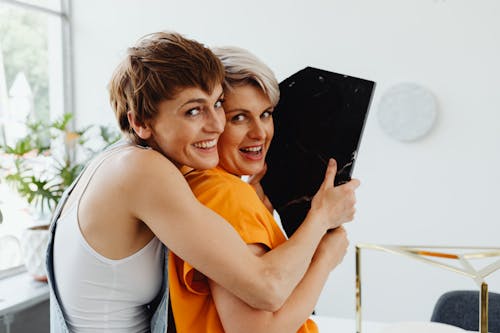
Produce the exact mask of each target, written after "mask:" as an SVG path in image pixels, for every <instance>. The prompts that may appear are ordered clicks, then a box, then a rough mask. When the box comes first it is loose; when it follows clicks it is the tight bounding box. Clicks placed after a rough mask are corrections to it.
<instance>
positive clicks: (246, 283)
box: [123, 151, 351, 311]
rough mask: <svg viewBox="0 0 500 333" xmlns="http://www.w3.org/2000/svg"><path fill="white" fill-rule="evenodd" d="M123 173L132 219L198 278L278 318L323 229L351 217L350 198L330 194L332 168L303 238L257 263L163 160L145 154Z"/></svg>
mask: <svg viewBox="0 0 500 333" xmlns="http://www.w3.org/2000/svg"><path fill="white" fill-rule="evenodd" d="M143 155H145V156H143ZM126 168H130V170H129V177H128V179H129V181H127V182H126V183H125V184H123V186H124V187H125V188H124V190H127V187H130V188H128V192H127V193H131V195H130V196H129V197H128V202H127V204H128V206H129V207H130V210H131V212H132V214H133V217H135V218H137V219H138V220H140V221H143V222H144V223H145V224H146V225H147V226H148V227H149V228H150V229H151V230H152V231H153V233H154V234H155V235H156V236H157V237H158V238H159V239H160V240H161V241H162V242H163V243H164V244H166V245H167V246H168V248H169V249H171V250H172V251H174V252H175V253H176V254H177V255H178V256H179V257H181V258H182V259H184V260H185V261H187V262H189V263H191V264H192V265H193V267H195V268H196V269H197V270H198V271H200V272H202V273H203V274H204V275H206V276H207V277H208V278H210V279H211V280H213V281H215V282H217V283H218V284H219V285H221V286H224V288H225V289H227V290H228V291H229V292H231V293H232V294H233V295H236V296H237V297H239V298H241V299H242V300H243V301H244V302H245V303H247V304H249V305H250V306H252V307H254V308H258V309H264V310H271V311H274V310H277V309H278V308H280V307H281V306H282V305H283V303H284V302H285V300H286V299H287V297H288V296H289V295H290V293H291V292H292V290H293V289H294V288H295V287H296V285H297V284H298V283H299V281H300V280H301V278H302V277H303V275H304V273H305V272H306V269H307V267H308V266H309V263H310V262H311V259H312V257H313V255H314V252H315V249H316V247H317V245H318V243H319V242H320V240H321V238H322V237H323V235H324V234H325V232H326V230H327V229H330V228H332V227H335V226H337V225H339V224H340V223H342V222H345V220H346V216H348V215H349V214H351V212H350V211H349V209H347V210H346V209H345V208H344V206H345V205H346V202H350V200H351V199H350V195H346V193H344V192H342V191H337V190H336V188H335V189H334V188H333V178H334V176H335V166H334V165H331V166H330V167H329V169H328V171H327V173H326V177H325V183H324V185H322V188H321V189H320V190H319V191H318V193H319V194H317V195H316V196H315V200H316V204H314V200H313V207H314V209H311V212H310V213H309V215H308V216H307V218H306V221H304V223H303V224H302V226H301V227H300V228H299V232H296V233H295V234H294V236H293V237H292V238H291V239H290V240H289V241H287V242H286V243H285V244H283V245H281V246H279V247H277V248H276V249H274V250H273V251H269V252H267V253H266V254H264V255H262V256H260V257H259V256H255V255H254V254H253V253H252V252H251V251H250V250H249V249H248V247H247V245H246V244H245V243H244V242H243V241H242V240H241V238H240V237H239V235H238V234H237V232H236V231H235V230H234V229H233V228H232V227H231V226H230V225H229V224H228V223H227V222H226V221H225V220H223V219H222V218H221V217H220V216H219V215H217V214H216V213H214V212H213V211H211V210H210V209H208V208H206V207H205V206H203V205H202V204H201V203H200V202H199V201H198V200H197V199H196V198H195V197H194V195H193V193H192V192H191V190H190V188H189V186H188V185H187V183H186V181H185V179H184V178H183V177H182V175H181V173H180V172H179V170H178V169H177V168H176V167H175V166H174V165H173V164H172V163H170V162H169V161H168V160H167V159H165V158H164V157H163V156H161V155H160V154H158V153H156V152H154V151H144V152H141V153H140V154H138V156H137V158H136V159H135V160H134V159H129V161H128V162H127V166H126ZM330 184H331V185H330ZM346 185H347V184H346ZM344 186H345V185H344ZM339 199H341V200H340V202H339V201H338V200H339ZM335 200H337V201H335ZM335 205H336V206H335ZM220 267H224V269H223V270H221V269H220Z"/></svg>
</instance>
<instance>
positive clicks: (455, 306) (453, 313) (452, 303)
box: [431, 290, 500, 333]
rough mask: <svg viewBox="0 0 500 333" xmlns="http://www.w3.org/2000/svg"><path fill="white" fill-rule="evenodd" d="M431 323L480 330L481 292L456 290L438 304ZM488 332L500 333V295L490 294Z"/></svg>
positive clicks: (445, 294)
mask: <svg viewBox="0 0 500 333" xmlns="http://www.w3.org/2000/svg"><path fill="white" fill-rule="evenodd" d="M431 321H433V322H438V323H444V324H449V325H454V326H458V327H460V328H463V329H465V330H468V331H478V330H479V291H473V290H454V291H449V292H446V293H444V294H443V295H442V296H441V297H440V298H439V299H438V301H437V302H436V305H435V307H434V311H433V313H432V317H431ZM488 331H489V332H491V333H500V294H496V293H492V292H490V293H488Z"/></svg>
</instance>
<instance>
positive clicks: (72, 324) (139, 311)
mask: <svg viewBox="0 0 500 333" xmlns="http://www.w3.org/2000/svg"><path fill="white" fill-rule="evenodd" d="M118 149H120V148H118ZM109 155H112V154H109ZM109 155H108V156H109ZM105 159H106V157H104V158H103V159H102V160H101V161H100V162H99V163H98V165H97V166H96V167H95V169H94V170H92V171H91V170H88V171H89V172H91V175H90V177H89V179H88V180H87V183H86V184H84V190H83V191H82V194H83V193H85V190H86V187H87V185H88V183H89V182H90V180H91V179H92V176H93V174H94V172H95V170H97V169H98V168H99V166H100V165H101V163H102V162H103V161H104V160H105ZM80 181H83V179H81V180H80ZM82 194H80V197H79V198H77V199H76V200H75V201H73V203H72V204H71V206H70V207H67V209H66V210H65V212H64V214H63V215H62V216H61V217H60V218H59V221H58V224H57V229H56V234H55V237H54V274H55V281H56V285H57V291H58V294H59V297H60V300H61V305H62V309H63V312H64V315H65V318H66V321H67V323H68V327H69V329H70V331H71V332H75V333H80V332H124V333H125V332H134V333H135V332H149V331H150V327H149V325H150V324H149V323H150V318H149V314H148V312H147V310H146V305H147V304H148V303H150V302H151V301H152V300H153V299H154V298H155V296H156V295H157V294H158V292H159V291H160V288H161V283H162V277H163V275H162V274H163V272H162V267H163V262H162V244H161V242H160V241H159V239H158V238H156V237H154V238H153V239H152V240H151V241H150V242H149V243H148V244H147V245H146V246H144V247H143V248H142V249H140V250H139V251H137V252H136V253H134V254H132V255H131V256H129V257H127V258H123V259H119V260H113V259H109V258H106V257H104V256H102V255H101V254H99V253H97V252H96V251H95V250H94V249H93V248H92V247H91V246H90V245H89V244H88V243H87V241H86V240H85V238H84V237H83V235H82V233H81V230H80V227H79V223H78V214H77V213H78V206H79V203H80V198H81V195H82Z"/></svg>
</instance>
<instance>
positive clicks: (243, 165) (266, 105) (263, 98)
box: [218, 84, 274, 176]
mask: <svg viewBox="0 0 500 333" xmlns="http://www.w3.org/2000/svg"><path fill="white" fill-rule="evenodd" d="M224 95H225V98H224V103H223V105H224V112H225V114H226V126H225V128H224V132H223V133H222V135H221V136H220V138H219V143H218V150H219V159H220V162H219V165H220V166H221V167H222V168H223V169H224V170H226V171H227V172H229V173H232V174H234V175H237V176H243V175H253V174H256V173H258V172H259V171H260V170H262V168H263V167H264V163H265V157H266V154H267V151H268V149H269V145H270V144H271V139H272V138H273V134H274V125H273V117H272V113H273V105H272V103H271V101H270V100H269V97H267V95H266V94H265V93H264V92H263V91H262V89H260V88H259V87H257V86H255V85H252V84H246V85H242V86H236V87H233V88H232V89H230V90H228V91H226V92H225V94H224Z"/></svg>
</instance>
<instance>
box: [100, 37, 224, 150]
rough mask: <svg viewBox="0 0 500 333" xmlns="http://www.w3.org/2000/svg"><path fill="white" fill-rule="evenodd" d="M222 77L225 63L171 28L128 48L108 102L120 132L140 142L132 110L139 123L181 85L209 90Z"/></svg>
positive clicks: (221, 79)
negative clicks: (169, 30) (131, 118)
mask: <svg viewBox="0 0 500 333" xmlns="http://www.w3.org/2000/svg"><path fill="white" fill-rule="evenodd" d="M223 80H224V67H223V66H222V64H221V62H220V61H219V59H218V58H217V57H216V56H215V55H214V54H213V53H212V51H211V50H210V49H208V48H207V47H205V46H204V45H203V44H201V43H198V42H196V41H194V40H191V39H187V38H184V37H183V36H181V35H180V34H178V33H174V32H156V33H152V34H149V35H146V36H144V37H142V38H141V39H140V40H139V41H138V42H137V44H136V45H135V46H133V47H130V48H129V49H128V50H127V56H126V57H125V59H124V60H123V61H122V62H121V63H120V65H119V66H118V67H117V68H116V70H115V72H114V74H113V76H112V78H111V82H110V83H109V94H110V102H111V106H112V108H113V111H114V112H115V116H116V119H117V121H118V124H119V126H120V129H121V130H122V132H124V133H125V134H127V135H128V136H129V137H130V139H132V140H133V141H134V142H135V143H137V144H143V143H144V142H143V141H142V139H141V138H139V137H138V136H137V135H136V134H135V132H134V130H133V129H132V127H131V126H130V124H129V122H128V118H127V112H129V111H130V112H132V113H133V115H134V117H135V119H136V120H137V121H138V122H139V123H140V124H145V123H146V122H147V121H149V120H152V119H154V118H155V117H156V115H157V113H158V105H159V104H160V102H162V101H164V100H168V99H172V98H174V97H175V95H176V94H177V93H178V92H179V90H180V89H182V88H188V87H198V88H200V89H202V90H203V91H205V92H207V93H211V92H212V90H213V89H214V87H215V86H216V85H217V84H219V83H222V82H223Z"/></svg>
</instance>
